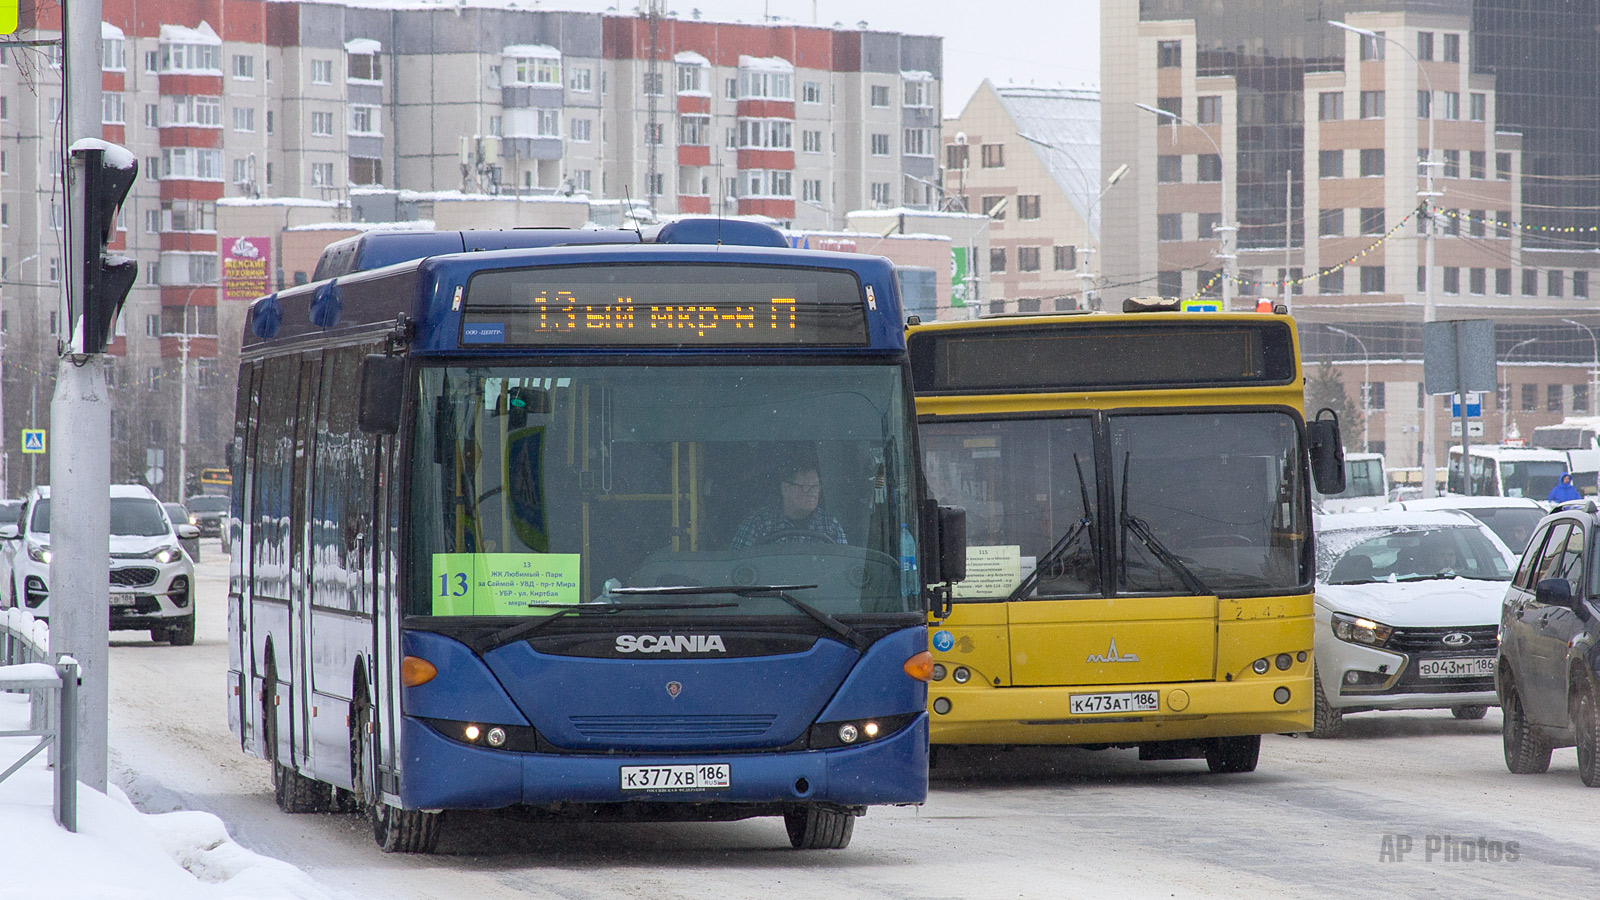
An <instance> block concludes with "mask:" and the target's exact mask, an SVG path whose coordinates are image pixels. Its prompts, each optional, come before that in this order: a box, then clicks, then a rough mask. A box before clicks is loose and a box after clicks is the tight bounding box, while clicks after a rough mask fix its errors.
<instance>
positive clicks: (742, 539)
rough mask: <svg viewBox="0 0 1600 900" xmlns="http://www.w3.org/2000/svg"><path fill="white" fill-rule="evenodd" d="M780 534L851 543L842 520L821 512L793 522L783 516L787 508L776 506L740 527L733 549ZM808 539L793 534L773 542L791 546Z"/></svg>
mask: <svg viewBox="0 0 1600 900" xmlns="http://www.w3.org/2000/svg"><path fill="white" fill-rule="evenodd" d="M780 531H810V532H813V533H815V534H816V535H817V536H818V537H821V538H826V539H827V540H829V541H832V542H833V543H835V544H848V543H850V541H849V540H848V539H846V538H845V536H844V526H843V525H840V524H839V520H838V519H835V518H834V517H833V516H830V515H828V514H827V513H825V512H823V511H822V510H820V509H815V510H812V511H811V515H809V516H806V517H805V518H804V519H791V518H789V517H788V516H786V515H784V514H783V508H782V507H780V506H773V507H769V508H767V509H763V510H761V511H759V512H755V513H752V514H751V515H750V517H749V518H747V519H745V520H744V522H743V523H741V524H740V525H739V531H738V533H736V534H735V535H734V536H733V543H732V544H731V545H730V547H731V548H732V549H734V550H743V549H745V548H747V547H753V546H755V545H756V544H759V543H761V539H762V538H764V537H766V536H767V535H769V534H777V533H778V532H780ZM803 540H806V538H805V537H802V536H800V535H790V536H788V537H782V538H779V539H778V540H776V541H773V543H775V544H787V543H789V542H791V541H803Z"/></svg>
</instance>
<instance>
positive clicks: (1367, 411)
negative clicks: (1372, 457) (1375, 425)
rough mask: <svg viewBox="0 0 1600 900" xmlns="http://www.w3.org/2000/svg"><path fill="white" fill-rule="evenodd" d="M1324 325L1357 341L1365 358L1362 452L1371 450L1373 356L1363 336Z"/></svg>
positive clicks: (1363, 363) (1362, 399)
mask: <svg viewBox="0 0 1600 900" xmlns="http://www.w3.org/2000/svg"><path fill="white" fill-rule="evenodd" d="M1322 327H1323V328H1326V329H1328V330H1329V331H1331V332H1333V333H1334V334H1342V335H1344V336H1345V337H1347V338H1349V339H1350V340H1352V341H1355V342H1356V346H1358V347H1360V348H1361V358H1362V360H1363V362H1362V365H1363V367H1364V368H1363V373H1364V374H1362V376H1361V452H1362V453H1368V452H1371V449H1372V442H1371V441H1369V440H1367V435H1368V433H1369V430H1370V429H1369V428H1368V424H1367V422H1368V420H1369V419H1371V418H1372V413H1371V397H1372V356H1371V355H1370V354H1368V353H1367V342H1366V341H1363V340H1362V339H1361V338H1359V337H1357V336H1355V335H1353V334H1351V333H1350V332H1348V331H1345V330H1344V329H1343V328H1335V327H1334V326H1332V325H1323V326H1322Z"/></svg>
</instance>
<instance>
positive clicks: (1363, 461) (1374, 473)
mask: <svg viewBox="0 0 1600 900" xmlns="http://www.w3.org/2000/svg"><path fill="white" fill-rule="evenodd" d="M1388 493H1389V479H1388V477H1387V476H1386V475H1385V474H1384V470H1383V454H1382V453H1346V454H1345V455H1344V490H1343V491H1340V492H1339V493H1337V494H1319V493H1315V492H1313V494H1312V496H1313V497H1314V498H1315V500H1316V502H1317V509H1318V510H1319V511H1321V512H1324V513H1342V512H1355V511H1356V510H1358V509H1376V508H1378V507H1380V506H1382V505H1383V504H1384V503H1385V502H1387V501H1388V499H1389V496H1388Z"/></svg>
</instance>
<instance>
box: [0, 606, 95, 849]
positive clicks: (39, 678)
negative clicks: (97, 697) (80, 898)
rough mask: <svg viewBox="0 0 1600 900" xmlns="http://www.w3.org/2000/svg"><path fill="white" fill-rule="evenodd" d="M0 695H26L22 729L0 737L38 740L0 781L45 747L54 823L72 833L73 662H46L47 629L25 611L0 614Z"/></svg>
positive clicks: (75, 764)
mask: <svg viewBox="0 0 1600 900" xmlns="http://www.w3.org/2000/svg"><path fill="white" fill-rule="evenodd" d="M0 691H27V692H28V696H29V714H28V727H27V728H25V729H22V730H20V731H0V738H7V737H37V738H39V742H38V743H37V744H35V745H34V746H33V748H32V749H30V750H29V751H28V752H27V753H24V754H23V755H22V758H21V759H18V760H17V761H16V762H14V763H12V764H11V766H10V767H9V768H7V769H6V770H5V771H4V772H0V781H5V780H6V779H7V778H9V777H11V775H12V774H13V773H15V772H16V771H17V770H19V769H21V768H22V767H23V766H24V765H27V763H28V762H29V761H30V760H32V759H33V758H34V757H35V756H38V755H39V752H40V751H41V750H45V749H48V750H49V751H50V752H49V756H48V757H47V760H48V762H49V764H50V765H51V766H52V767H54V768H55V771H56V777H55V797H54V804H53V805H54V809H55V817H56V822H57V824H59V825H61V826H62V827H63V828H65V829H67V830H68V831H71V832H76V831H77V830H78V752H77V721H78V662H77V660H75V659H73V658H72V657H70V656H62V657H61V658H59V659H56V660H51V659H50V631H49V629H48V628H47V627H46V625H45V623H43V622H40V621H39V620H37V619H35V618H34V617H33V616H32V615H30V614H29V613H28V612H27V611H26V610H22V609H8V610H4V611H0Z"/></svg>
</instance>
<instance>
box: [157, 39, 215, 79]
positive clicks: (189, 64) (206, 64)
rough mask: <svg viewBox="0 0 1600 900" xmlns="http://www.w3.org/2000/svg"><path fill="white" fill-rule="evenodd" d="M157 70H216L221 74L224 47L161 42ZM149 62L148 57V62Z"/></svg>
mask: <svg viewBox="0 0 1600 900" xmlns="http://www.w3.org/2000/svg"><path fill="white" fill-rule="evenodd" d="M158 52H159V54H160V56H159V62H158V63H157V70H158V71H161V72H216V73H218V74H221V69H222V48H221V47H220V46H218V45H216V44H179V43H170V44H169V43H165V42H163V43H162V44H161V48H160V50H159V51H158ZM148 62H149V59H148V57H146V63H148Z"/></svg>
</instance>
